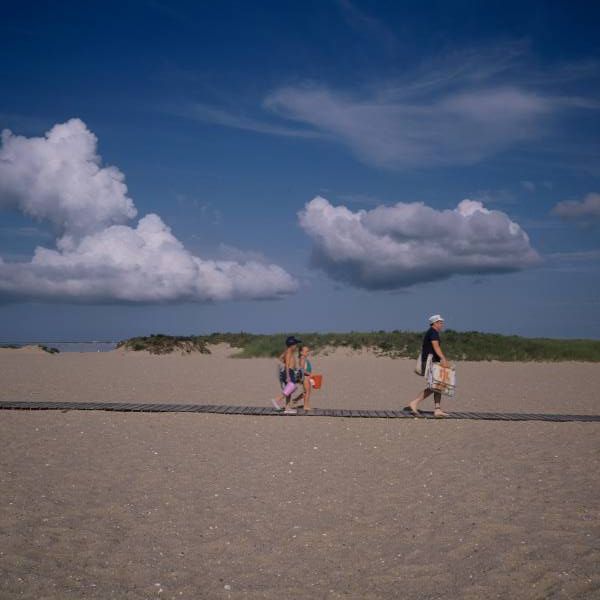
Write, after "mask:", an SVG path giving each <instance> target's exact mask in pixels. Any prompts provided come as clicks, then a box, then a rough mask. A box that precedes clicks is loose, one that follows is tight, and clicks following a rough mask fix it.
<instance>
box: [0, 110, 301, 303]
mask: <svg viewBox="0 0 600 600" xmlns="http://www.w3.org/2000/svg"><path fill="white" fill-rule="evenodd" d="M101 162H102V161H101V158H100V156H99V155H98V154H97V139H96V136H95V135H94V134H93V133H92V132H90V131H89V130H88V128H87V127H86V125H85V124H84V123H83V122H82V121H81V120H79V119H71V120H70V121H68V122H66V123H63V124H60V125H56V126H54V127H53V128H52V129H51V130H50V131H49V132H48V133H47V134H46V135H45V136H44V137H40V138H26V137H21V136H16V135H13V134H12V133H11V132H10V131H4V132H3V133H2V147H1V148H0V206H1V207H4V208H16V209H18V210H20V211H22V212H23V213H25V214H27V215H30V216H31V217H33V218H35V219H38V220H46V221H49V222H51V223H52V224H53V225H54V227H55V228H56V232H57V236H58V237H57V239H56V247H55V248H46V247H41V246H39V247H37V248H36V250H35V253H34V255H33V258H32V259H31V261H30V262H5V261H3V260H2V259H1V258H0V296H1V297H3V298H5V299H18V298H27V299H34V300H68V301H76V302H147V303H152V302H175V301H218V300H231V299H263V298H274V297H279V296H283V295H286V294H290V293H293V292H294V291H295V290H296V289H297V282H296V281H295V280H294V279H293V278H292V277H291V276H290V275H289V273H287V272H286V271H285V270H284V269H282V268H281V267H279V266H277V265H274V264H268V262H265V261H257V260H255V259H254V257H253V256H251V255H250V256H249V257H248V258H247V259H244V257H243V256H241V255H238V256H236V260H208V259H203V258H200V257H198V256H195V255H193V254H191V253H190V252H189V251H188V250H186V249H185V247H184V246H183V244H182V243H181V242H180V241H179V240H178V239H177V238H176V237H175V236H174V235H173V233H172V232H171V230H170V229H169V227H168V226H167V225H166V224H165V223H164V222H163V221H162V219H161V218H160V217H159V216H158V215H156V214H148V215H146V216H144V217H143V218H141V219H140V220H139V221H138V223H137V225H136V226H130V225H127V224H126V223H127V222H128V221H130V220H131V219H133V218H134V217H135V216H136V214H137V211H136V208H135V206H134V203H133V201H132V200H131V198H129V197H128V196H127V187H126V185H125V183H124V180H125V177H124V175H123V173H121V171H119V169H117V168H116V167H102V166H101Z"/></svg>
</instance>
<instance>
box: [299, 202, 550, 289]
mask: <svg viewBox="0 0 600 600" xmlns="http://www.w3.org/2000/svg"><path fill="white" fill-rule="evenodd" d="M299 220H300V226H301V227H302V228H303V229H304V231H305V232H306V233H307V234H308V235H309V236H310V238H311V239H312V241H313V256H312V263H313V265H314V266H315V267H317V268H320V269H322V270H323V271H324V272H325V273H327V274H328V275H329V276H330V277H332V278H333V279H336V280H338V281H343V282H346V283H349V284H351V285H354V286H357V287H361V288H366V289H373V290H375V289H397V288H402V287H407V286H410V285H413V284H415V283H419V282H426V281H435V280H440V279H445V278H448V277H451V276H452V275H460V274H492V273H505V272H510V271H516V270H519V269H524V268H526V267H529V266H532V265H534V264H536V263H537V262H538V261H539V260H540V259H539V256H538V254H537V252H536V251H535V250H534V249H533V248H532V247H531V245H530V242H529V238H528V236H527V234H526V233H525V232H524V231H523V229H521V227H520V226H519V225H518V224H517V223H515V222H513V221H511V220H510V218H509V217H508V216H507V215H506V214H505V213H503V212H500V211H495V210H488V209H486V208H485V207H484V206H483V204H482V203H481V202H476V201H472V200H463V201H462V202H460V203H459V204H458V206H457V207H456V208H455V209H453V210H436V209H434V208H431V207H429V206H426V205H425V204H423V203H420V202H413V203H402V202H400V203H398V204H395V205H392V206H378V207H377V208H374V209H372V210H359V211H356V212H353V211H352V210H350V209H348V208H346V207H345V206H333V205H332V204H331V203H330V202H329V201H328V200H326V199H325V198H322V197H319V196H317V197H316V198H314V199H313V200H311V201H310V202H309V203H308V204H306V206H305V207H304V210H303V211H301V212H300V213H299Z"/></svg>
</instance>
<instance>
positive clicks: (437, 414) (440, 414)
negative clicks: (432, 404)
mask: <svg viewBox="0 0 600 600" xmlns="http://www.w3.org/2000/svg"><path fill="white" fill-rule="evenodd" d="M433 416H434V417H438V418H443V417H449V416H450V415H449V414H448V413H447V412H444V411H443V410H442V409H441V408H436V409H435V410H434V411H433Z"/></svg>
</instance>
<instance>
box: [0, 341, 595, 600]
mask: <svg viewBox="0 0 600 600" xmlns="http://www.w3.org/2000/svg"><path fill="white" fill-rule="evenodd" d="M230 353H231V351H230V350H229V349H227V348H225V347H218V348H214V349H213V354H212V355H208V356H205V355H197V354H196V355H189V356H181V355H169V356H151V355H148V354H146V353H126V352H122V351H113V352H107V353H64V354H59V355H48V354H46V353H42V352H39V351H37V350H27V349H24V350H0V372H1V373H2V386H1V389H0V399H2V400H39V401H42V400H48V401H52V400H61V401H86V402H87V401H90V402H91V401H106V402H132V401H136V402H160V403H169V402H176V403H188V402H189V403H206V404H243V405H251V406H260V405H265V406H266V405H268V401H269V398H270V397H272V396H274V395H275V394H276V393H277V391H278V389H277V382H276V379H275V369H276V363H275V361H273V360H270V359H250V360H244V359H234V358H229V357H228V355H229V354H230ZM314 366H315V370H316V371H317V372H320V373H323V375H324V387H323V389H322V390H320V391H319V392H316V393H315V395H314V401H313V404H314V405H315V406H318V407H333V408H344V407H346V408H365V409H370V408H382V409H385V408H400V407H402V406H404V405H406V404H407V402H408V401H409V400H411V399H412V398H413V397H414V396H415V395H416V393H417V392H418V391H419V389H420V387H421V385H422V380H420V379H419V378H418V377H417V376H416V375H414V374H413V373H412V367H413V361H411V360H392V359H389V358H377V357H375V356H373V355H372V354H370V353H368V352H363V353H358V354H357V353H350V352H345V351H336V352H334V353H331V354H330V355H328V356H317V357H315V359H314ZM457 372H458V395H457V397H456V398H455V399H453V400H451V401H446V402H445V405H444V407H445V408H446V409H447V410H450V411H451V410H457V411H494V412H502V411H506V412H558V413H580V414H599V413H600V398H599V393H598V391H597V390H599V389H600V366H599V365H597V364H591V363H557V364H537V363H536V364H515V363H497V362H490V363H458V366H457ZM430 407H431V405H428V406H425V407H424V408H430ZM0 437H1V439H2V442H3V443H2V452H1V455H0V479H1V481H0V485H1V489H2V503H0V598H2V599H4V598H35V599H42V598H47V599H59V598H60V599H67V598H69V599H70V598H73V599H75V598H98V599H107V598H118V599H121V598H123V599H132V600H133V599H135V600H137V599H142V598H189V599H197V598H249V599H254V598H267V599H271V598H272V599H275V598H277V599H281V598H285V599H287V598H301V599H304V598H306V599H309V598H310V599H314V598H332V599H333V598H356V599H380V598H406V599H436V598H439V599H451V598H452V599H455V598H465V599H479V598H532V599H533V598H536V599H538V598H539V599H544V598H578V599H580V598H583V599H588V598H589V599H591V598H598V597H600V575H599V572H598V564H600V508H599V505H598V496H599V494H600V473H599V469H598V465H599V458H600V441H599V440H600V427H599V426H598V424H596V423H546V422H523V423H519V422H517V423H512V422H511V423H509V422H482V421H429V420H427V421H425V420H417V419H402V420H385V419H369V420H361V419H342V418H337V419H333V418H325V417H323V418H304V417H301V416H290V417H283V416H281V417H254V416H239V415H238V416H235V415H231V416H227V415H213V414H168V413H162V414H127V413H104V412H82V411H47V412H46V411H44V412H35V411H31V412H28V411H0Z"/></svg>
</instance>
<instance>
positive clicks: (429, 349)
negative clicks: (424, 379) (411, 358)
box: [421, 327, 441, 373]
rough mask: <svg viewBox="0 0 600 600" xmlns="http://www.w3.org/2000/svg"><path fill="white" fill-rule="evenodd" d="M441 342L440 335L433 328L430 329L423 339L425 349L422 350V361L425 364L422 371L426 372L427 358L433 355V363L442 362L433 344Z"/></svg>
mask: <svg viewBox="0 0 600 600" xmlns="http://www.w3.org/2000/svg"><path fill="white" fill-rule="evenodd" d="M435 341H437V342H439V341H440V334H439V332H437V331H436V330H435V329H434V328H433V327H430V328H429V329H428V330H427V332H426V333H425V335H424V337H423V348H422V349H421V361H422V363H423V368H422V371H423V373H424V372H425V364H426V363H427V356H428V355H429V354H433V358H432V359H431V360H432V361H433V362H440V360H441V359H440V357H439V356H438V355H437V354H436V352H435V350H434V349H433V343H432V342H435Z"/></svg>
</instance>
